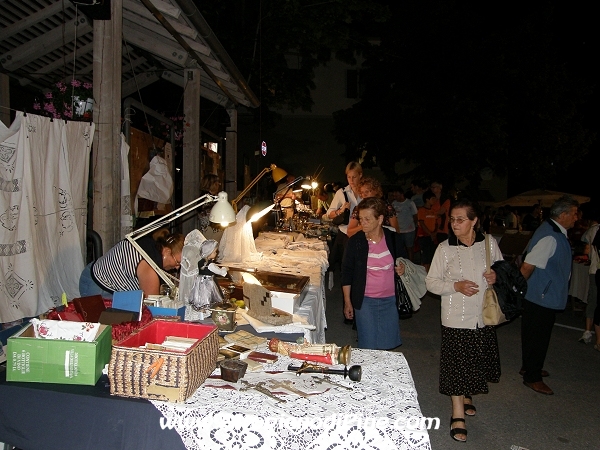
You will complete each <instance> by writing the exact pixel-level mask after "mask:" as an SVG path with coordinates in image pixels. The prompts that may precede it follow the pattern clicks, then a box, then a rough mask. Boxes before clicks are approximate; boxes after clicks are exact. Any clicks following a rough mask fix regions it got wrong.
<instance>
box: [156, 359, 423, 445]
mask: <svg viewBox="0 0 600 450" xmlns="http://www.w3.org/2000/svg"><path fill="white" fill-rule="evenodd" d="M291 361H292V360H291V359H290V358H288V357H284V356H281V357H280V358H279V361H277V362H276V363H275V364H274V365H271V366H268V370H270V371H276V370H280V371H285V370H286V369H287V366H288V364H290V362H291ZM294 363H295V365H299V363H298V361H296V360H294ZM355 364H357V365H360V366H362V380H361V381H359V382H352V381H350V380H344V378H343V376H341V375H331V378H332V379H333V380H335V381H337V382H339V383H341V384H344V385H346V386H350V387H351V388H352V390H351V391H349V390H345V389H343V388H341V387H336V386H331V389H329V390H328V391H327V392H325V393H323V394H317V395H312V396H310V397H308V398H305V397H301V396H299V395H296V394H293V393H290V394H289V395H286V396H285V399H286V403H279V402H277V401H276V400H274V399H271V398H269V397H268V396H266V395H264V394H261V393H259V392H256V391H254V390H248V391H243V392H242V391H238V390H236V389H222V388H214V387H208V386H206V385H207V384H210V379H209V380H207V381H206V382H205V383H204V384H203V385H202V386H200V388H199V389H198V390H197V391H196V392H195V394H194V395H193V396H192V397H191V398H190V399H188V400H187V401H186V402H185V403H168V402H158V401H152V403H153V404H154V406H156V408H158V409H159V410H160V412H161V413H162V414H163V417H164V420H161V422H162V426H170V427H174V428H175V430H176V431H177V432H178V433H179V435H180V436H181V438H182V441H183V443H184V444H185V446H186V448H188V449H223V450H225V449H240V450H245V449H282V450H288V449H298V450H305V449H323V450H333V449H336V450H337V449H381V450H383V449H390V450H391V449H405V450H408V449H418V450H430V449H431V445H430V442H429V435H428V433H427V430H426V429H425V427H423V426H422V425H421V429H419V425H418V424H420V423H422V421H421V418H422V414H421V410H420V408H419V402H418V401H417V391H416V389H415V385H414V383H413V380H412V375H411V373H410V368H409V367H408V363H407V362H406V359H405V358H404V355H403V354H402V353H393V352H385V351H379V350H360V349H354V350H352V365H355ZM336 367H342V366H336ZM342 368H343V367H342ZM217 373H218V371H217ZM313 375H316V374H302V375H301V376H300V377H308V378H310V377H312V376H313ZM318 376H322V375H318ZM239 386H241V384H239Z"/></svg>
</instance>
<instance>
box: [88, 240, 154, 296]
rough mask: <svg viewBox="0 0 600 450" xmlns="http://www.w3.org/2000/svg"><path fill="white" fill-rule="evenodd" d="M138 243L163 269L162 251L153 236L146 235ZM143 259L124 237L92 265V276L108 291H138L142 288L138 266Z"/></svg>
mask: <svg viewBox="0 0 600 450" xmlns="http://www.w3.org/2000/svg"><path fill="white" fill-rule="evenodd" d="M137 243H138V244H139V246H140V247H142V249H143V250H144V251H145V252H146V253H147V254H148V256H150V257H151V258H152V260H153V261H154V262H155V263H156V264H157V265H158V267H160V268H161V269H162V257H161V253H160V251H159V250H158V247H157V245H156V243H155V242H154V241H153V240H152V238H150V237H146V236H144V237H143V238H141V239H139V240H137ZM142 259H143V258H142V255H140V254H139V253H138V251H137V250H136V249H135V247H134V246H133V245H131V243H130V242H129V241H128V240H127V239H124V240H122V241H120V242H118V243H117V244H116V245H115V246H114V247H113V248H111V249H110V250H109V251H108V252H107V253H106V254H104V255H102V256H101V257H100V258H98V260H97V261H96V262H95V263H94V264H93V265H92V278H93V279H94V281H95V282H96V283H97V284H98V285H99V286H100V287H102V288H103V289H104V290H106V291H110V292H115V291H136V290H138V289H140V282H139V280H138V278H137V267H138V265H139V264H140V262H141V261H142Z"/></svg>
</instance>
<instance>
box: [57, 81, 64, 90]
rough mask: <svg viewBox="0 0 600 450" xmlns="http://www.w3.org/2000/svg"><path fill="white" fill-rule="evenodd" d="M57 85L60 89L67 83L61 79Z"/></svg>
mask: <svg viewBox="0 0 600 450" xmlns="http://www.w3.org/2000/svg"><path fill="white" fill-rule="evenodd" d="M56 87H57V88H59V89H62V88H64V87H65V83H63V82H62V81H59V82H57V83H56Z"/></svg>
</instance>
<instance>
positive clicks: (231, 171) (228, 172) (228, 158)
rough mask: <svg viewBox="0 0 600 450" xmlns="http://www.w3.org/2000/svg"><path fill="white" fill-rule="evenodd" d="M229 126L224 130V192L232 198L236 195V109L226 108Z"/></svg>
mask: <svg viewBox="0 0 600 450" xmlns="http://www.w3.org/2000/svg"><path fill="white" fill-rule="evenodd" d="M227 114H229V126H228V127H227V128H226V130H225V182H224V184H225V192H227V197H228V198H231V199H234V198H237V196H238V188H237V141H238V139H237V138H238V134H237V132H238V111H237V109H235V108H228V109H227Z"/></svg>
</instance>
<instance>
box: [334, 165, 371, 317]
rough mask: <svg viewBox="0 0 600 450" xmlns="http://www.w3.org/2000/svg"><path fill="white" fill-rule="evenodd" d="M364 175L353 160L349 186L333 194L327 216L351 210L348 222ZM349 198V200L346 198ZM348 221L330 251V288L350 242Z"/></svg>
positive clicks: (340, 228)
mask: <svg viewBox="0 0 600 450" xmlns="http://www.w3.org/2000/svg"><path fill="white" fill-rule="evenodd" d="M362 176H363V170H362V166H361V165H360V164H359V163H357V162H355V161H352V162H350V163H348V165H346V179H347V180H348V186H346V187H345V188H343V189H339V190H338V191H337V192H336V193H335V195H334V196H333V200H332V201H331V204H330V205H329V209H328V210H327V216H328V217H329V218H330V219H331V220H332V221H333V220H334V219H335V218H336V217H338V216H340V215H342V214H344V213H345V211H346V210H349V215H348V222H349V221H350V216H351V215H352V211H354V208H356V205H358V204H359V203H360V201H361V200H362V199H361V198H360V191H359V188H360V180H361V178H362ZM346 198H348V200H346ZM348 222H346V223H343V224H341V225H338V232H337V234H336V235H335V239H334V241H333V245H332V246H331V251H330V253H329V280H330V283H329V284H330V288H331V286H333V283H332V280H333V278H332V275H333V271H334V269H335V266H336V265H337V264H339V265H340V268H341V264H342V257H343V256H344V249H345V248H346V243H347V242H348ZM344 323H346V324H348V325H350V324H352V323H353V321H352V320H350V319H347V318H344Z"/></svg>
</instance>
